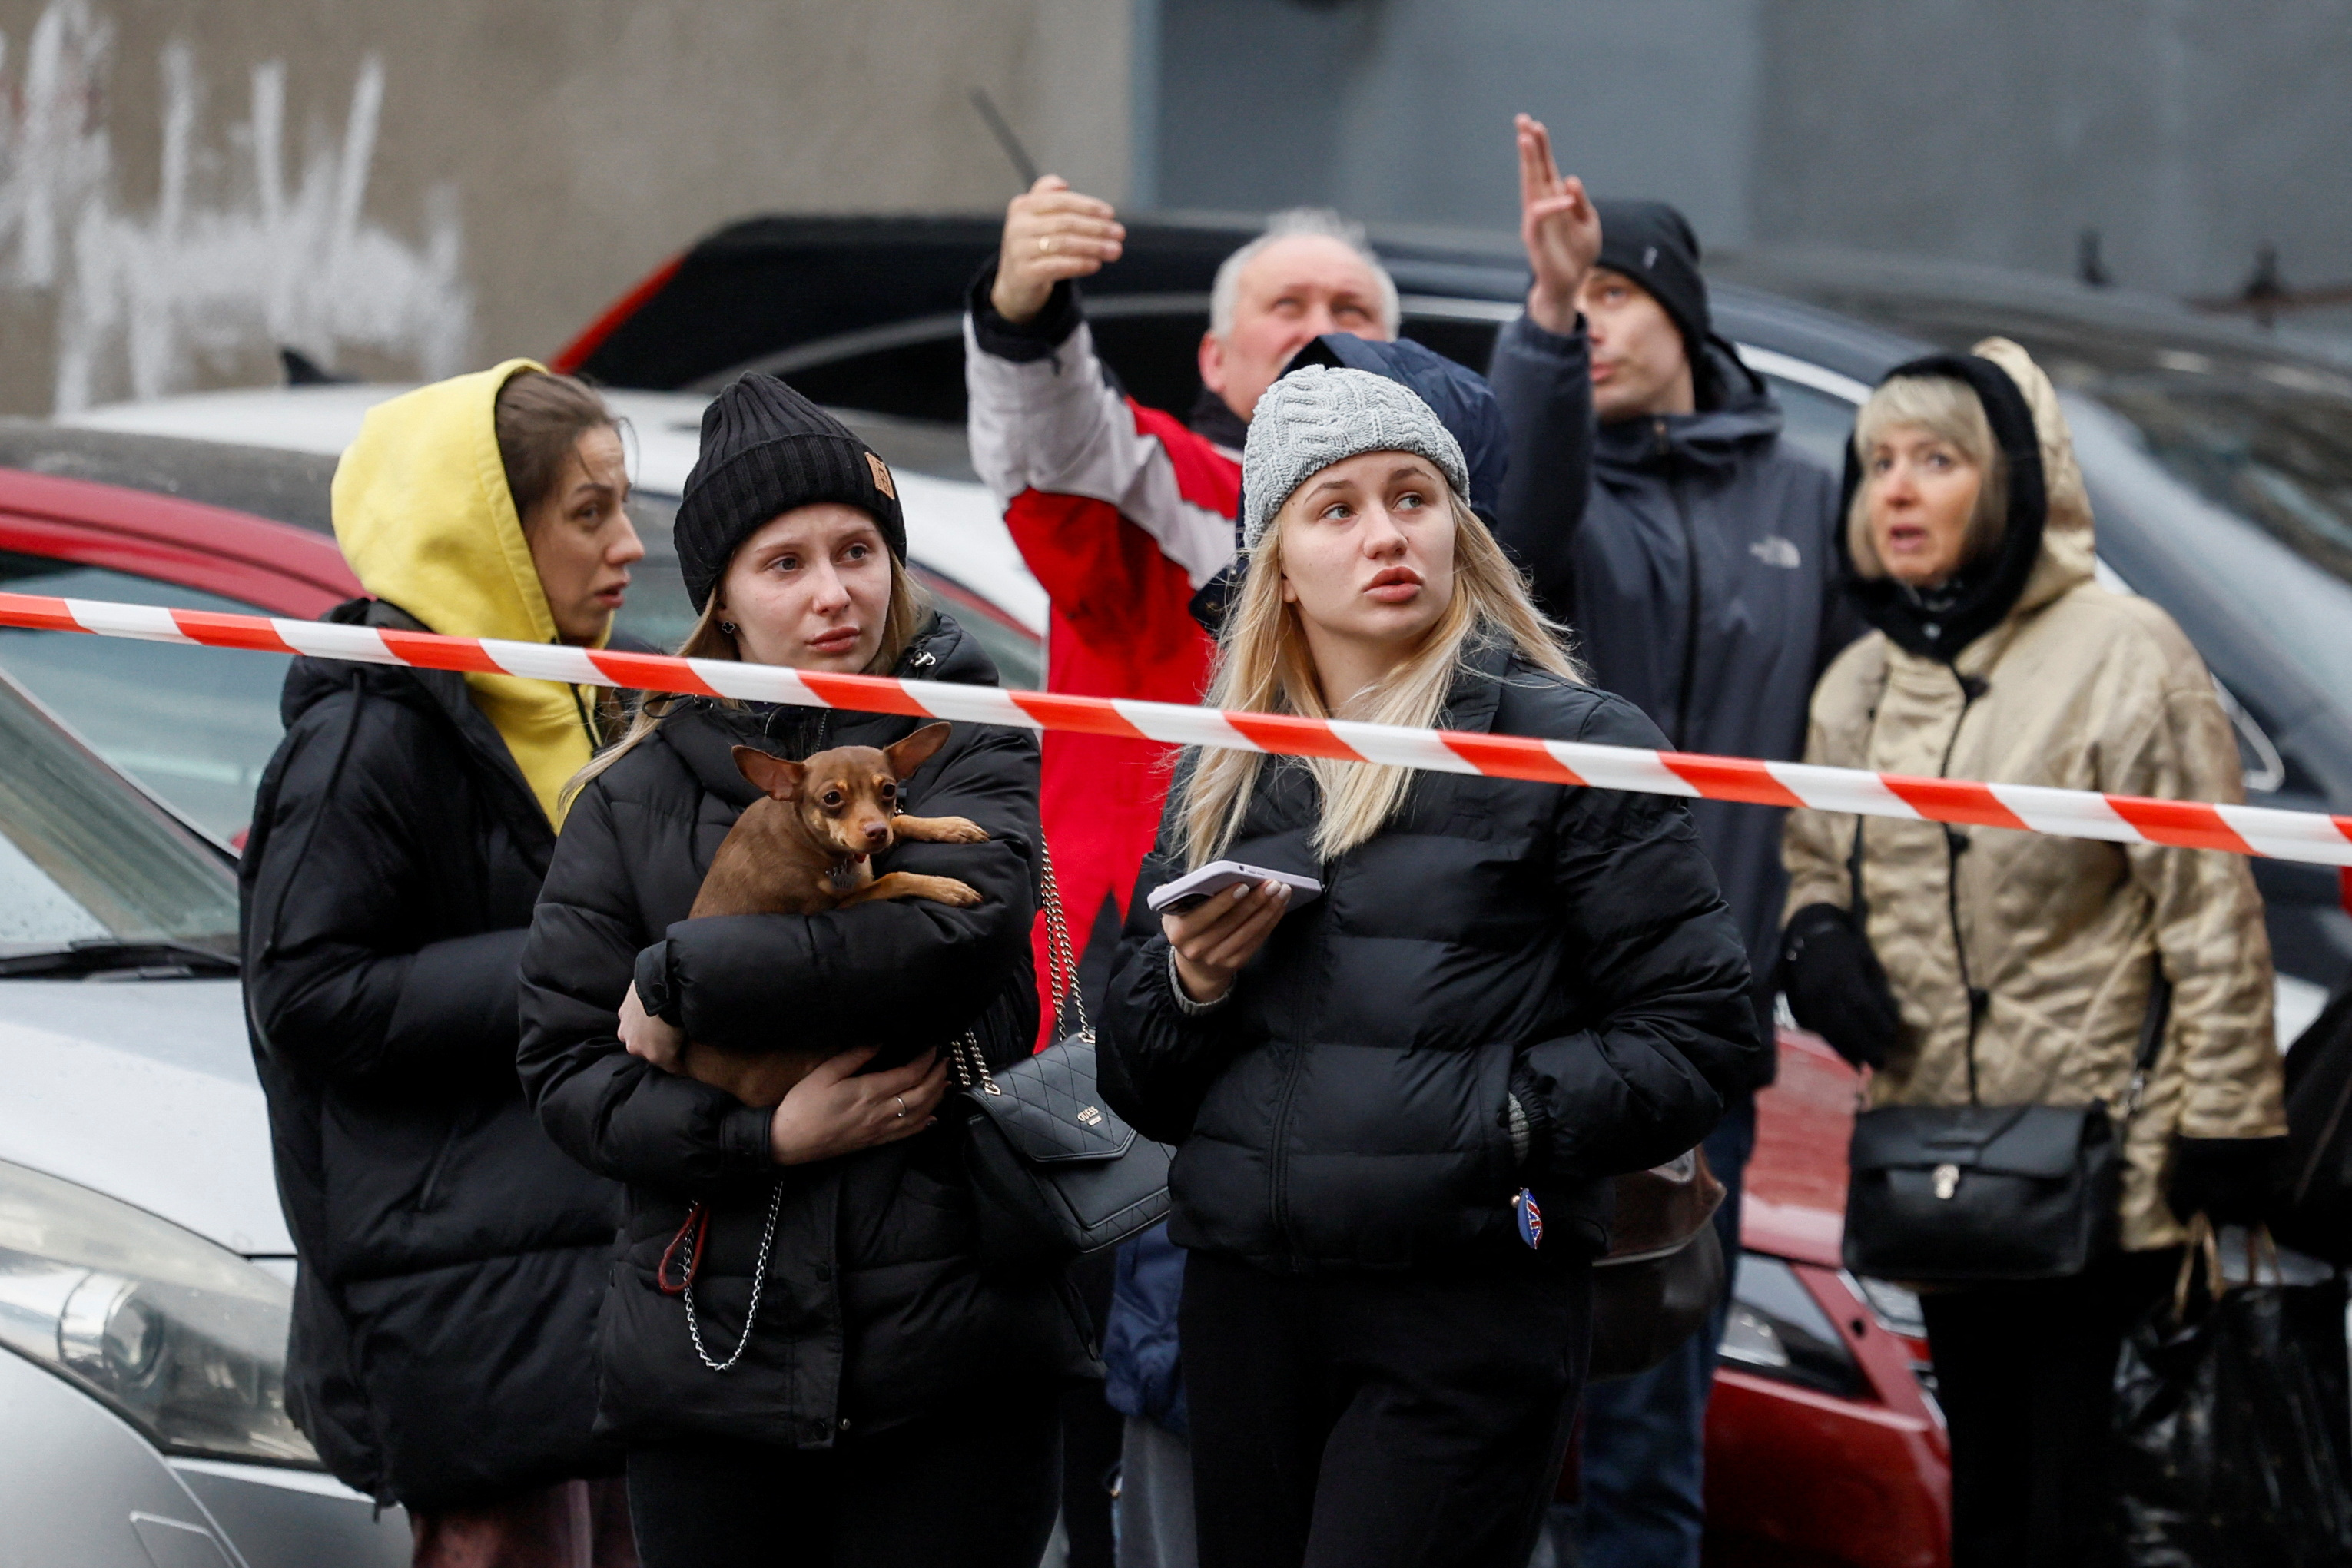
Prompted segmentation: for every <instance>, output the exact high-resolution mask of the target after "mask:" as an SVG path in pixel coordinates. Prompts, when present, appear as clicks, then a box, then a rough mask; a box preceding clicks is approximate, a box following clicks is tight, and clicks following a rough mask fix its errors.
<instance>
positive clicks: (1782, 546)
mask: <svg viewBox="0 0 2352 1568" xmlns="http://www.w3.org/2000/svg"><path fill="white" fill-rule="evenodd" d="M1748 554H1749V555H1752V556H1754V557H1755V558H1756V559H1758V560H1760V561H1762V562H1763V563H1764V564H1765V565H1766V566H1777V567H1782V568H1785V569H1786V570H1790V571H1794V570H1797V569H1798V568H1799V567H1801V566H1802V565H1804V564H1805V558H1804V557H1803V556H1802V555H1800V554H1799V553H1798V551H1797V547H1796V546H1795V545H1794V544H1792V543H1790V541H1789V540H1787V539H1784V538H1781V537H1780V535H1778V534H1766V535H1765V536H1764V537H1763V538H1760V539H1758V540H1757V541H1756V542H1755V543H1753V544H1751V545H1749V546H1748Z"/></svg>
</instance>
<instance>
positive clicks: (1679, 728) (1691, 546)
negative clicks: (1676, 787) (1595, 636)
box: [1655, 418, 1699, 751]
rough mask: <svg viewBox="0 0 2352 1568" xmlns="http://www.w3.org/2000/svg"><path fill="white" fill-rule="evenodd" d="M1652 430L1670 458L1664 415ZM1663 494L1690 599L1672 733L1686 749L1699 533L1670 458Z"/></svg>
mask: <svg viewBox="0 0 2352 1568" xmlns="http://www.w3.org/2000/svg"><path fill="white" fill-rule="evenodd" d="M1655 429H1656V432H1657V438H1658V456H1659V458H1660V459H1661V460H1667V459H1671V458H1672V456H1673V455H1674V445H1673V444H1672V443H1671V442H1670V441H1668V440H1667V437H1666V422H1665V421H1664V419H1663V418H1662V419H1659V420H1658V421H1657V422H1656V423H1655ZM1666 497H1667V498H1668V499H1669V500H1671V501H1673V502H1674V504H1675V521H1676V522H1678V523H1680V524H1681V525H1682V529H1683V557H1684V559H1685V562H1686V563H1687V564H1686V566H1685V593H1686V594H1687V595H1688V597H1689V600H1690V613H1689V614H1688V616H1687V617H1686V618H1685V620H1684V622H1683V667H1682V674H1681V675H1680V677H1679V678H1678V680H1677V682H1676V689H1675V728H1674V736H1673V740H1674V745H1675V749H1676V750H1677V751H1687V750H1689V749H1690V745H1691V721H1690V709H1691V698H1692V697H1693V696H1694V695H1696V689H1697V684H1698V616H1699V602H1698V600H1699V591H1698V590H1699V570H1698V533H1697V530H1696V529H1695V528H1692V527H1691V520H1690V508H1689V507H1686V506H1685V505H1684V504H1683V492H1682V486H1680V485H1679V484H1678V483H1676V481H1675V471H1674V465H1673V464H1672V463H1671V462H1670V461H1668V462H1667V463H1666Z"/></svg>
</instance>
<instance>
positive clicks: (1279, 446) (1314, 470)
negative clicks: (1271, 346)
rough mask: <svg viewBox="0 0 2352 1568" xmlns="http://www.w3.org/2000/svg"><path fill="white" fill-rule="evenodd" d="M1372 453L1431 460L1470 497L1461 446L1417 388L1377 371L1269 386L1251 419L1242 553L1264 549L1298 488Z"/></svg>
mask: <svg viewBox="0 0 2352 1568" xmlns="http://www.w3.org/2000/svg"><path fill="white" fill-rule="evenodd" d="M1366 452H1410V453H1412V455H1414V456H1416V457H1426V458H1428V459H1429V460H1430V461H1431V462H1432V463H1434V464H1436V465H1437V471H1438V472H1439V473H1441V474H1443V475H1444V476H1445V482H1446V483H1447V484H1448V485H1451V486H1454V494H1455V495H1457V496H1466V495H1468V494H1469V493H1470V467H1469V465H1468V464H1466V463H1465V462H1464V461H1463V460H1462V444H1461V443H1460V442H1458V441H1456V440H1454V433H1453V432H1451V431H1449V430H1447V429H1446V428H1445V426H1444V423H1443V422H1441V421H1440V420H1439V419H1438V417H1437V415H1436V414H1435V413H1433V412H1432V411H1431V409H1430V406H1429V405H1428V404H1427V403H1425V402H1422V401H1421V399H1420V398H1418V397H1416V396H1414V395H1413V393H1412V390H1411V389H1410V388H1408V387H1404V386H1402V385H1400V384H1399V383H1397V382H1392V381H1391V380H1389V379H1388V378H1387V377H1386V376H1376V375H1374V374H1372V373H1371V372H1370V371H1348V370H1334V369H1331V368H1329V367H1328V366H1324V365H1307V366H1303V367H1302V368H1300V369H1298V370H1295V371H1291V372H1290V373H1289V374H1288V375H1286V376H1285V377H1283V378H1282V379H1281V380H1280V381H1278V382H1275V383H1274V385H1272V386H1271V387H1268V388H1267V389H1266V392H1265V396H1264V397H1262V398H1260V399H1258V402H1257V412H1256V413H1254V414H1252V415H1251V416H1250V427H1249V440H1248V442H1247V444H1244V446H1243V448H1242V548H1243V549H1250V550H1255V549H1257V545H1258V541H1259V540H1260V539H1262V538H1265V530H1266V526H1267V525H1268V524H1270V523H1272V522H1273V521H1274V515H1275V514H1276V512H1278V511H1280V510H1282V504H1283V503H1284V502H1285V501H1287V500H1289V499H1290V497H1291V495H1292V493H1293V492H1294V491H1296V490H1297V488H1298V486H1301V485H1304V484H1305V483H1307V480H1309V479H1311V478H1313V477H1314V476H1316V475H1318V474H1319V473H1321V472H1322V471H1323V470H1324V469H1326V468H1328V467H1329V466H1331V465H1332V464H1334V463H1342V462H1345V461H1346V460H1347V459H1349V458H1350V457H1355V456H1359V455H1361V454H1363V453H1366Z"/></svg>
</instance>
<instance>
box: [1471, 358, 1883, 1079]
mask: <svg viewBox="0 0 2352 1568" xmlns="http://www.w3.org/2000/svg"><path fill="white" fill-rule="evenodd" d="M1707 359H1708V370H1709V374H1708V375H1707V376H1706V377H1705V378H1702V381H1703V384H1711V385H1713V386H1714V387H1716V388H1718V389H1720V390H1719V391H1718V392H1717V394H1716V399H1715V406H1713V407H1708V408H1702V409H1701V410H1699V411H1698V412H1697V413H1688V414H1678V415H1669V416H1665V417H1661V418H1656V419H1641V420H1630V421H1626V422H1623V423H1613V424H1606V425H1600V426H1597V427H1596V426H1595V425H1594V423H1593V422H1592V383H1591V346H1590V344H1589V343H1588V341H1587V340H1586V339H1585V336H1584V334H1583V332H1582V331H1581V330H1579V331H1578V332H1576V333H1575V334H1574V335H1572V336H1568V337H1562V336H1559V335H1557V334H1554V333H1550V332H1547V331H1545V330H1544V329H1541V328H1540V327H1538V326H1536V325H1535V324H1534V323H1533V322H1531V321H1529V320H1528V319H1527V318H1526V317H1524V316H1522V317H1521V318H1520V319H1517V320H1516V321H1514V322H1512V323H1511V324H1510V325H1509V326H1507V327H1506V328H1505V329H1503V331H1502V333H1501V335H1500V336H1499V337H1498V338H1497V339H1496V345H1495V357H1494V362H1493V364H1492V365H1491V367H1490V368H1489V370H1488V372H1487V374H1488V377H1489V379H1490V380H1491V382H1492V383H1493V385H1494V389H1495V396H1496V399H1497V400H1498V401H1499V402H1501V404H1502V409H1503V414H1504V417H1505V419H1506V420H1507V423H1508V424H1509V426H1510V441H1511V453H1510V470H1509V476H1508V478H1507V481H1506V483H1505V486H1504V490H1503V503H1502V506H1501V507H1500V512H1501V519H1500V524H1499V527H1498V528H1497V529H1496V532H1497V535H1498V537H1499V538H1501V539H1502V541H1503V543H1504V545H1505V547H1506V548H1507V549H1509V550H1510V551H1511V552H1512V554H1513V555H1514V556H1515V557H1516V558H1517V559H1518V561H1519V563H1520V564H1521V565H1522V566H1524V567H1525V568H1526V569H1527V570H1528V573H1529V574H1530V576H1531V577H1532V579H1533V582H1534V587H1535V591H1536V597H1537V600H1538V603H1540V604H1541V605H1542V606H1543V608H1544V609H1545V611H1546V612H1549V614H1551V615H1553V616H1554V617H1556V618H1558V619H1559V620H1562V621H1565V622H1568V624H1569V625H1570V627H1571V628H1572V629H1573V631H1574V632H1575V634H1576V651H1577V653H1578V654H1579V656H1580V657H1581V658H1582V659H1583V660H1584V661H1585V663H1586V664H1588V665H1589V666H1590V667H1591V672H1592V678H1593V680H1594V682H1595V683H1596V684H1598V685H1601V686H1602V687H1603V688H1605V689H1607V690H1609V691H1612V692H1615V693H1617V694H1618V695H1620V696H1623V697H1627V698H1630V699H1632V700H1633V702H1634V703H1635V704H1636V705H1638V706H1640V707H1641V709H1642V711H1643V712H1644V713H1646V714H1648V715H1649V716H1650V717H1651V718H1652V719H1653V720H1654V721H1655V722H1656V724H1657V726H1658V727H1659V728H1660V729H1662V730H1664V732H1665V736H1666V740H1667V743H1668V744H1669V745H1670V746H1672V747H1675V749H1677V750H1683V751H1698V752H1707V753H1711V754H1714V755H1717V756H1727V757H1756V758H1769V759H1773V760H1780V761H1793V760H1795V759H1796V758H1797V757H1798V756H1799V755H1800V754H1801V752H1802V750H1803V748H1804V744H1805V710H1806V704H1807V703H1808V702H1809V701H1810V699H1811V695H1812V690H1813V683H1814V682H1815V681H1816V680H1817V679H1819V678H1820V675H1821V673H1822V671H1823V670H1824V669H1826V668H1827V667H1828V665H1829V662H1830V661H1831V660H1832V658H1834V657H1835V656H1836V655H1837V653H1838V651H1839V650H1840V649H1841V648H1843V647H1844V646H1845V645H1846V643H1850V642H1851V641H1853V638H1854V637H1855V636H1857V635H1858V634H1859V633H1860V632H1861V631H1862V629H1863V628H1862V624H1861V622H1860V620H1859V618H1858V617H1857V616H1856V615H1855V613H1854V612H1853V609H1852V607H1851V605H1850V604H1849V602H1848V601H1846V599H1845V597H1844V596H1843V594H1842V593H1841V592H1840V574H1841V572H1842V570H1843V568H1842V561H1843V557H1842V556H1841V554H1840V552H1839V549H1838V542H1837V527H1836V521H1837V498H1838V487H1837V481H1836V479H1835V478H1834V477H1833V476H1831V475H1830V474H1829V473H1827V472H1826V471H1824V470H1823V469H1822V468H1820V467H1818V466H1817V465H1814V464H1812V463H1811V462H1810V461H1808V460H1807V459H1805V458H1804V457H1802V456H1801V455H1798V454H1797V453H1796V452H1794V451H1792V450H1790V448H1789V447H1787V446H1786V445H1784V444H1782V443H1781V441H1780V409H1779V407H1778V406H1777V405H1775V404H1774V402H1772V399H1771V395H1770V393H1769V392H1767V391H1766V389H1765V387H1764V384H1763V382H1762V381H1761V380H1760V379H1759V377H1758V376H1757V375H1756V374H1755V372H1753V371H1749V370H1748V368H1747V367H1746V366H1744V365H1742V364H1740V363H1739V362H1738V360H1737V359H1736V358H1735V357H1734V356H1733V355H1732V353H1731V351H1730V350H1729V349H1728V348H1727V347H1726V346H1724V345H1723V344H1722V343H1721V342H1720V340H1708V346H1707ZM1783 816H1784V813H1783V812H1781V811H1780V810H1774V809H1771V808H1768V807H1763V806H1751V805H1745V804H1740V803H1737V802H1732V801H1719V800H1694V801H1692V802H1691V817H1692V819H1693V821H1696V823H1697V825H1698V831H1699V837H1700V840H1701V841H1703V842H1704V843H1705V844H1706V851H1707V854H1708V857H1709V858H1710V859H1712V860H1713V861H1714V862H1715V869H1716V875H1717V877H1718V878H1719V879H1720V880H1721V882H1722V885H1723V896H1724V900H1725V902H1726V903H1727V904H1729V905H1730V906H1731V911H1732V914H1733V916H1734V917H1735V918H1736V919H1737V920H1738V924H1739V930H1740V935H1741V937H1742V939H1743V940H1744V941H1745V942H1746V944H1747V947H1748V957H1749V959H1750V961H1751V963H1752V964H1753V966H1754V968H1755V972H1756V975H1757V976H1758V978H1759V987H1760V989H1761V994H1763V995H1767V996H1769V977H1770V976H1771V975H1772V973H1773V966H1774V963H1775V960H1776V958H1777V956H1778V952H1779V939H1780V906H1781V904H1782V901H1783V898H1784V896H1785V894H1786V890H1787V885H1788V884H1787V878H1786V876H1785V874H1784V873H1783V872H1782V870H1781V868H1780V825H1781V821H1782V818H1783ZM1760 1066H1761V1071H1763V1073H1764V1079H1763V1080H1761V1081H1769V1076H1770V1072H1771V1067H1772V1060H1771V1058H1770V1056H1769V1053H1768V1054H1767V1055H1766V1056H1765V1057H1764V1059H1763V1060H1762V1062H1761V1064H1760Z"/></svg>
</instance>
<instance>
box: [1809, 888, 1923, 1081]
mask: <svg viewBox="0 0 2352 1568" xmlns="http://www.w3.org/2000/svg"><path fill="white" fill-rule="evenodd" d="M1780 989H1781V990H1782V991H1783V992H1785V993H1787V995H1788V998H1789V1010H1790V1012H1793V1013H1795V1014H1796V1015H1797V1021H1798V1022H1799V1023H1801V1024H1802V1025H1803V1026H1804V1027H1805V1028H1807V1029H1809V1030H1812V1031H1813V1032H1814V1033H1815V1034H1817V1035H1820V1036H1821V1037H1822V1039H1823V1040H1828V1041H1829V1042H1830V1045H1831V1047H1832V1049H1833V1050H1834V1051H1836V1052H1837V1053H1838V1054H1839V1055H1840V1056H1843V1057H1844V1058H1845V1059H1846V1060H1847V1061H1851V1062H1853V1064H1854V1065H1855V1066H1856V1067H1880V1066H1884V1065H1885V1061H1886V1048H1887V1047H1888V1046H1890V1045H1892V1044H1894V1043H1895V1031H1896V1030H1899V1029H1900V1028H1901V1027H1902V1023H1903V1015H1902V1013H1901V1012H1900V1011H1899V1010H1898V1009H1896V1008H1895V993H1894V992H1893V991H1892V990H1890V989H1888V988H1887V985H1886V971H1885V969H1883V968H1881V967H1879V964H1878V955H1877V954H1875V953H1874V952H1872V951H1871V950H1870V938H1868V937H1867V936H1864V935H1863V934H1862V933H1861V932H1859V931H1857V930H1855V929H1854V927H1853V916H1852V915H1848V914H1847V913H1846V912H1845V911H1844V910H1843V909H1840V908H1839V907H1838V906H1837V905H1836V904H1807V905H1805V907H1804V908H1802V909H1800V910H1799V911H1797V913H1796V914H1794V915H1790V917H1789V926H1788V929H1787V930H1785V931H1783V932H1781V934H1780Z"/></svg>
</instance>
